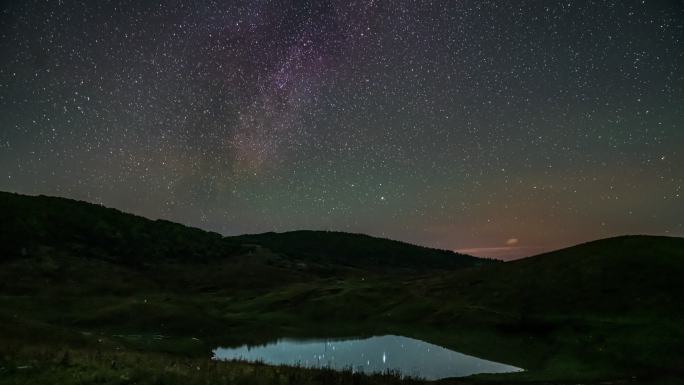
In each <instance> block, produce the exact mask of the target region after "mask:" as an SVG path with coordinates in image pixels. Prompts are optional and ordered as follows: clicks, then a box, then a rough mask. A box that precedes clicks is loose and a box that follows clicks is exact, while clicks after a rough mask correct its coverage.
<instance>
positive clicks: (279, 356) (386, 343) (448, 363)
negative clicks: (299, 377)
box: [214, 335, 522, 380]
mask: <svg viewBox="0 0 684 385" xmlns="http://www.w3.org/2000/svg"><path fill="white" fill-rule="evenodd" d="M214 359H217V360H245V361H261V362H264V363H266V364H271V365H293V366H304V367H316V368H319V367H328V368H332V369H337V370H341V369H350V368H351V369H352V370H353V371H354V372H364V373H377V372H385V371H387V370H391V371H393V372H397V373H399V374H400V375H402V376H412V377H420V378H424V379H427V380H437V379H441V378H447V377H463V376H469V375H471V374H477V373H509V372H519V371H522V369H520V368H516V367H514V366H510V365H506V364H501V363H498V362H493V361H487V360H483V359H480V358H477V357H472V356H468V355H465V354H462V353H459V352H455V351H453V350H449V349H445V348H443V347H441V346H437V345H433V344H430V343H427V342H425V341H420V340H416V339H413V338H408V337H402V336H394V335H387V336H379V337H371V338H366V339H353V340H292V339H282V340H278V341H276V342H273V343H270V344H267V345H261V346H247V345H244V346H240V347H237V348H217V349H215V350H214Z"/></svg>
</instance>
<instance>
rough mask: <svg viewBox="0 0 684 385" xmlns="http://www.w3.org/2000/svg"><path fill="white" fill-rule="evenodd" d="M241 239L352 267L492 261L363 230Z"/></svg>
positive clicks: (240, 238) (466, 264) (416, 266)
mask: <svg viewBox="0 0 684 385" xmlns="http://www.w3.org/2000/svg"><path fill="white" fill-rule="evenodd" d="M232 239H233V240H236V241H239V242H240V243H248V244H249V243H256V244H259V245H263V246H266V247H268V248H270V249H272V250H278V251H280V252H283V253H285V254H287V255H291V256H300V257H307V259H309V260H318V261H324V262H329V263H335V264H341V265H346V266H350V267H375V268H385V267H388V266H389V267H393V268H406V269H413V270H415V269H426V268H436V269H443V268H462V267H469V266H475V265H479V264H487V263H491V261H488V260H483V259H480V258H475V257H472V256H469V255H464V254H457V253H454V252H452V251H447V250H436V249H431V248H427V247H421V246H416V245H411V244H408V243H404V242H399V241H393V240H389V239H382V238H375V237H371V236H368V235H364V234H350V233H341V232H334V231H308V230H302V231H291V232H286V233H264V234H253V235H242V236H238V237H234V238H232Z"/></svg>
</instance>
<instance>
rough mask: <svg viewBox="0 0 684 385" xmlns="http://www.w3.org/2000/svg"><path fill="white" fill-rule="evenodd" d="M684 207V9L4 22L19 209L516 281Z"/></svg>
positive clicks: (4, 116) (676, 226) (50, 7)
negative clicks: (281, 240)
mask: <svg viewBox="0 0 684 385" xmlns="http://www.w3.org/2000/svg"><path fill="white" fill-rule="evenodd" d="M683 186H684V4H682V3H681V1H652V0H643V1H631V0H624V1H623V0H620V1H617V0H615V1H614V0H605V1H573V0H565V1H554V0H550V1H536V0H535V1H525V0H521V1H498V0H497V1H488V0H482V1H469V0H444V1H404V0H395V1H380V0H375V1H373V0H364V1H360V0H320V1H287V0H283V1H275V0H274V1H267V0H243V1H218V0H206V1H205V0H169V1H147V0H101V1H72V0H41V1H37V0H24V1H18V0H16V1H3V2H1V3H0V190H5V191H13V192H19V193H25V194H46V195H58V196H64V197H69V198H74V199H81V200H86V201H89V202H94V203H101V204H104V205H106V206H111V207H116V208H119V209H121V210H124V211H128V212H132V213H135V214H139V215H144V216H147V217H150V218H164V219H168V220H172V221H177V222H181V223H183V224H187V225H191V226H197V227H201V228H204V229H208V230H212V231H217V232H220V233H222V234H226V235H233V234H240V233H255V232H265V231H287V230H294V229H319V230H340V231H349V232H362V233H367V234H371V235H375V236H383V237H389V238H393V239H399V240H403V241H408V242H412V243H417V244H421V245H427V246H432V247H439V248H445V249H452V250H460V251H464V252H468V253H472V254H475V255H480V256H489V257H497V258H504V259H511V258H516V257H521V256H524V255H531V254H535V253H539V252H542V251H545V250H549V249H553V248H558V247H562V246H567V245H570V244H574V243H578V242H582V241H588V240H593V239H596V238H602V237H608V236H613V235H621V234H634V233H640V234H662V235H673V236H684V197H683V195H684V191H683V189H682V187H683Z"/></svg>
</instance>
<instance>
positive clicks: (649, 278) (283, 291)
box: [0, 193, 684, 384]
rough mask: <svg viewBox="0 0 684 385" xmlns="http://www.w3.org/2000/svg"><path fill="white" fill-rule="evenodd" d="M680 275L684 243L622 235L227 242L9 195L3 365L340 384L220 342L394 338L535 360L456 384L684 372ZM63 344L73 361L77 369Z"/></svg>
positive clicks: (653, 378) (46, 372)
mask: <svg viewBox="0 0 684 385" xmlns="http://www.w3.org/2000/svg"><path fill="white" fill-rule="evenodd" d="M682 277H684V239H682V238H671V237H654V236H624V237H617V238H610V239H603V240H598V241H594V242H589V243H586V244H582V245H577V246H574V247H570V248H566V249H563V250H558V251H554V252H551V253H546V254H543V255H538V256H533V257H530V258H526V259H523V260H518V261H514V262H506V263H502V262H493V261H487V260H481V259H477V258H474V257H469V256H463V255H459V254H455V253H451V252H448V251H442V250H435V249H429V248H424V247H419V246H414V245H409V244H405V243H402V242H397V241H391V240H386V239H379V238H373V237H369V236H365V235H361V234H347V233H336V232H317V231H296V232H289V233H281V234H277V233H265V234H256V235H244V236H238V237H223V236H221V235H219V234H215V233H211V232H206V231H202V230H199V229H193V228H188V227H185V226H182V225H179V224H174V223H171V222H166V221H152V220H149V219H145V218H142V217H138V216H134V215H130V214H125V213H122V212H120V211H118V210H114V209H108V208H104V207H102V206H98V205H92V204H88V203H84V202H77V201H73V200H68V199H63V198H52V197H44V196H39V197H29V196H23V195H18V194H10V193H0V342H1V343H0V383H3V381H2V380H3V375H5V374H7V373H9V372H3V369H1V368H7V367H10V368H18V367H25V366H27V365H28V366H30V367H34V366H36V365H37V367H38V368H39V369H36V370H35V371H27V372H25V373H26V376H27V377H26V381H23V382H22V381H19V382H16V381H13V380H14V379H16V378H18V377H16V373H18V372H17V371H16V370H15V371H14V372H12V373H14V375H12V376H10V377H9V379H10V380H12V382H10V383H35V382H41V381H40V379H42V380H44V381H46V380H47V379H52V378H54V376H55V375H58V376H61V377H59V378H64V379H68V380H64V381H63V382H64V383H79V382H78V381H77V380H74V378H76V379H78V378H86V377H87V378H90V377H88V376H91V375H93V373H95V374H98V373H99V374H98V375H100V376H101V377H102V378H110V376H115V378H122V377H121V376H123V377H126V378H129V377H130V375H131V374H130V373H131V371H133V372H135V371H139V372H140V375H139V376H138V377H136V382H137V383H142V384H147V383H159V381H157V380H158V379H159V378H164V379H165V380H164V381H162V382H164V383H211V382H212V381H214V382H216V383H235V382H230V381H226V380H224V379H225V378H240V379H241V380H240V381H238V382H237V383H248V382H250V381H252V380H253V379H254V378H255V377H253V376H252V377H250V376H249V375H248V373H253V372H254V371H255V370H262V372H261V373H268V376H271V377H268V378H272V379H273V380H272V381H270V382H269V381H266V380H264V381H261V380H259V381H261V382H259V381H256V380H254V381H256V383H271V382H273V383H344V381H343V380H342V378H343V377H339V376H342V375H339V376H338V375H337V374H334V373H329V374H326V376H328V377H325V380H320V378H319V377H316V376H318V375H321V374H320V373H318V372H315V371H304V370H298V371H296V370H295V371H292V372H291V371H290V370H289V369H279V368H263V369H258V368H259V366H258V365H256V366H254V365H249V364H237V363H235V364H226V365H225V366H220V365H217V364H216V363H211V362H210V361H208V357H209V351H210V349H211V348H212V347H214V346H217V345H218V344H225V343H244V342H265V341H268V340H270V339H273V338H277V337H282V336H331V335H334V336H349V335H356V336H358V335H371V334H382V333H394V334H401V335H407V336H414V337H417V338H421V339H424V340H426V341H430V342H433V343H436V344H439V345H442V346H446V347H450V348H453V349H455V350H458V351H462V352H466V353H470V354H474V355H478V356H481V357H485V358H490V359H495V360H500V361H502V362H506V363H510V364H514V365H516V366H519V367H524V368H526V369H527V370H528V371H527V372H526V373H522V374H516V375H510V376H507V375H502V376H498V377H497V376H494V377H491V376H490V377H488V376H484V377H476V378H472V379H466V380H457V381H455V382H454V383H460V384H464V383H468V384H470V383H480V384H482V383H487V384H489V383H491V384H501V383H520V384H525V383H536V384H542V383H553V384H560V383H607V382H610V383H625V382H634V378H637V379H639V383H650V382H653V383H670V382H671V383H677V382H676V379H678V378H680V377H681V376H682V375H684V372H682V371H681V368H682V367H684V343H682V341H684V327H682V326H681V325H684V302H683V298H684V284H683V283H682ZM160 336H161V337H160ZM65 349H67V350H68V351H71V352H72V354H71V355H70V357H72V358H70V359H69V360H74V361H75V362H76V363H75V364H73V365H72V364H68V365H64V364H63V362H64V361H65V359H64V357H63V356H62V355H63V354H64V353H63V352H64V351H65ZM103 352H104V353H103ZM103 354H104V355H103ZM93 357H100V358H93ZM69 360H67V361H69ZM112 360H115V361H116V362H121V363H122V364H120V365H121V366H120V367H112V364H111V361H112ZM178 360H186V361H187V362H189V363H190V364H189V365H191V367H193V368H194V367H195V366H197V367H202V368H203V370H206V371H207V372H206V374H205V375H206V376H208V377H206V378H204V377H203V378H198V377H196V373H195V372H193V371H188V370H185V369H183V370H178V371H177V373H176V372H174V373H176V374H174V375H173V376H176V375H177V376H178V377H177V378H176V377H173V376H172V377H173V378H172V379H169V377H168V376H167V374H166V373H167V371H168V368H169V367H173V365H176V364H175V362H178ZM36 362H38V363H40V364H36ZM143 366H144V367H143ZM13 370H14V369H13ZM17 370H18V369H17ZM174 370H175V369H174ZM22 373H23V372H22ZM55 373H56V374H55ZM236 373H242V374H240V375H239V376H238V375H237V374H236ZM293 373H299V374H297V375H295V374H293ZM264 375H266V374H264ZM41 376H45V377H41ZM236 376H237V377H236ZM283 376H285V377H283ZM283 378H286V379H283ZM288 378H289V379H291V380H287V379H288ZM207 379H213V380H212V381H209V380H207ZM673 379H674V380H673ZM205 380H206V381H205ZM44 381H42V382H44ZM103 381H104V380H103ZM174 381H175V382H174ZM236 381H237V380H236ZM354 381H357V382H359V381H361V382H362V383H363V381H366V382H365V383H388V382H396V383H399V382H402V381H401V380H400V379H397V378H392V377H388V378H384V379H372V378H368V379H358V378H357V379H356V380H354ZM377 381H379V382H377ZM446 382H447V383H448V382H449V381H446ZM105 383H106V382H105ZM116 383H118V382H116Z"/></svg>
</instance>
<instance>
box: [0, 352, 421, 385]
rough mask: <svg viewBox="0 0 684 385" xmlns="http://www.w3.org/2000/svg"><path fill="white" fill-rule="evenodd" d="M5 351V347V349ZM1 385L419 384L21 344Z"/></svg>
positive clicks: (3, 362)
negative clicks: (21, 346)
mask: <svg viewBox="0 0 684 385" xmlns="http://www.w3.org/2000/svg"><path fill="white" fill-rule="evenodd" d="M3 350H4V349H3ZM0 383H2V384H16V385H19V384H62V385H77V384H79V385H80V384H111V385H115V384H116V385H123V384H140V385H146V384H150V385H161V384H166V385H200V384H201V385H207V384H226V385H228V384H230V385H232V384H236V385H238V384H239V385H250V384H254V385H267V384H282V385H289V384H292V385H295V384H300V385H307V384H312V385H313V384H359V385H361V384H369V385H372V384H418V383H421V381H419V380H416V379H411V378H401V377H400V376H398V375H396V374H393V373H384V374H374V375H363V374H358V373H353V372H352V371H351V370H343V371H334V370H331V369H304V368H296V367H287V366H270V365H264V364H259V363H246V362H239V361H228V362H219V361H215V360H210V359H207V358H203V359H202V358H181V357H178V356H173V355H164V354H159V353H149V352H148V353H144V354H142V353H136V352H125V351H121V352H112V351H101V350H73V349H62V350H55V349H54V348H53V347H46V348H42V349H41V348H31V349H27V348H19V349H18V350H14V351H11V352H3V355H2V358H0Z"/></svg>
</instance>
